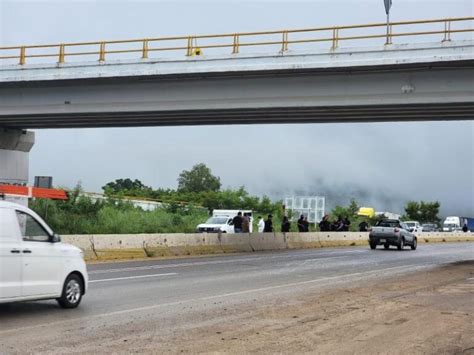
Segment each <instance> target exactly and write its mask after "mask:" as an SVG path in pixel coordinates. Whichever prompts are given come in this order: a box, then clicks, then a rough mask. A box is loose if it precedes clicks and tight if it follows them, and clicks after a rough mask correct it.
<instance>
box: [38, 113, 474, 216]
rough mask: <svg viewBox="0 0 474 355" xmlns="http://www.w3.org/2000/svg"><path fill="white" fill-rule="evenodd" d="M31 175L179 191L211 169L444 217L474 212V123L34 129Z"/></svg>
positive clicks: (288, 190)
mask: <svg viewBox="0 0 474 355" xmlns="http://www.w3.org/2000/svg"><path fill="white" fill-rule="evenodd" d="M36 134H37V136H36V141H37V143H36V145H35V147H34V149H33V151H32V154H31V175H32V176H34V175H53V176H54V179H55V184H56V185H63V186H69V187H72V186H74V185H75V184H76V183H77V182H78V181H81V182H82V185H83V187H84V188H85V189H86V190H88V191H100V190H101V187H102V186H103V185H104V184H105V183H106V182H108V181H112V180H115V179H117V178H126V177H130V178H132V179H140V180H141V181H142V182H143V183H145V184H147V185H150V186H152V187H154V188H158V187H170V188H176V186H177V181H176V179H177V177H178V175H179V173H180V172H181V171H182V170H184V169H187V170H188V169H190V168H191V167H192V166H193V165H194V164H196V163H199V162H203V163H205V164H207V165H208V166H209V167H210V168H211V169H212V171H213V173H214V174H215V175H218V176H220V177H221V181H222V184H223V187H224V188H225V187H232V188H234V187H239V186H242V185H244V186H245V187H246V188H247V189H248V190H249V191H250V192H251V193H254V194H258V195H262V194H268V195H270V196H271V197H272V198H275V199H276V198H278V199H279V198H284V197H285V196H291V195H293V194H304V195H315V194H317V195H323V196H326V198H327V206H328V207H329V208H331V207H333V206H334V205H336V204H347V203H348V202H349V201H350V199H351V198H356V199H357V200H358V201H359V203H360V204H361V205H367V206H373V207H375V208H376V209H377V210H389V211H394V212H403V206H404V204H405V203H406V201H407V200H429V201H434V200H439V201H440V202H441V205H442V213H443V214H444V215H446V214H454V215H456V214H462V215H474V184H473V182H474V168H473V162H474V145H473V141H474V124H473V122H428V123H384V124H382V123H372V124H368V123H364V124H307V125H250V126H209V127H163V128H158V127H157V128H146V129H143V128H127V129H125V128H123V129H85V130H44V131H37V132H36Z"/></svg>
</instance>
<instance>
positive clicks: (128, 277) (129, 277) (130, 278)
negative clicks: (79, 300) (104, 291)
mask: <svg viewBox="0 0 474 355" xmlns="http://www.w3.org/2000/svg"><path fill="white" fill-rule="evenodd" d="M172 275H178V273H176V272H170V273H167V274H153V275H139V276H127V277H116V278H113V279H100V280H90V281H89V283H90V284H91V283H95V282H108V281H120V280H132V279H144V278H146V277H158V276H172Z"/></svg>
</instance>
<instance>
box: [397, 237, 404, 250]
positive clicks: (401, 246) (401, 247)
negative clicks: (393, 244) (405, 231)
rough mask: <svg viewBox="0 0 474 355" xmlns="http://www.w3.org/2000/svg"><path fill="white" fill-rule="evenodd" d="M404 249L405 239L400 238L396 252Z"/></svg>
mask: <svg viewBox="0 0 474 355" xmlns="http://www.w3.org/2000/svg"><path fill="white" fill-rule="evenodd" d="M404 247H405V239H403V238H401V239H400V243H398V246H397V248H398V250H403V248H404Z"/></svg>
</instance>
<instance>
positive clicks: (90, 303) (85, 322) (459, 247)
mask: <svg viewBox="0 0 474 355" xmlns="http://www.w3.org/2000/svg"><path fill="white" fill-rule="evenodd" d="M472 259H474V243H439V244H421V245H419V246H418V250H416V251H412V250H410V248H406V249H405V250H404V251H398V250H396V249H395V248H393V249H390V250H384V249H383V248H382V249H380V248H377V250H370V249H369V248H368V246H367V247H353V248H324V249H310V250H308V249H306V250H286V251H278V252H266V253H250V254H234V255H223V256H212V257H196V258H185V259H173V260H147V261H134V262H119V263H104V264H93V265H89V267H88V270H89V277H90V283H89V290H88V292H87V294H86V295H85V297H84V298H83V301H82V304H81V305H80V306H79V308H77V309H75V310H63V309H60V308H59V307H58V306H57V304H56V302H55V301H41V302H27V303H16V304H13V303H12V304H6V305H0V353H3V352H6V353H8V352H9V351H10V352H14V351H15V349H16V346H17V345H16V344H18V343H23V344H28V342H30V341H31V342H33V341H34V342H35V346H37V345H38V344H39V343H38V342H40V343H41V342H43V345H42V346H43V347H42V348H41V349H42V350H45V349H48V348H47V344H48V342H49V341H52V339H53V338H57V335H58V333H61V334H68V332H69V333H71V332H73V333H77V332H78V331H79V332H80V331H81V329H82V330H83V332H84V337H87V336H91V332H93V329H96V328H97V327H102V328H107V327H108V326H110V325H114V326H117V325H120V324H126V323H127V322H130V321H131V320H133V319H135V318H136V319H138V318H137V317H143V316H146V317H147V318H151V319H156V321H157V322H159V321H160V320H164V319H165V318H166V320H167V321H166V322H167V323H166V324H169V326H170V327H172V326H173V319H179V318H180V317H183V315H185V314H186V313H187V312H190V311H191V310H193V311H196V310H199V311H200V312H203V313H205V312H206V311H209V310H215V308H217V307H232V306H233V305H235V304H238V303H240V302H246V301H249V300H252V301H253V302H264V301H265V300H268V299H272V298H275V297H291V295H292V294H295V293H298V294H302V293H304V292H314V291H315V290H318V289H324V288H334V287H336V288H337V287H341V286H343V285H346V284H354V283H360V282H362V281H364V280H369V279H371V280H372V279H377V278H385V277H388V276H393V275H400V276H401V277H402V276H403V275H404V274H410V273H414V272H422V271H423V270H427V269H430V268H433V267H435V266H438V265H443V264H447V263H451V262H456V261H463V260H472ZM85 329H87V330H88V331H86V330H85ZM38 334H41V336H39V335H38ZM30 349H34V347H31V348H30Z"/></svg>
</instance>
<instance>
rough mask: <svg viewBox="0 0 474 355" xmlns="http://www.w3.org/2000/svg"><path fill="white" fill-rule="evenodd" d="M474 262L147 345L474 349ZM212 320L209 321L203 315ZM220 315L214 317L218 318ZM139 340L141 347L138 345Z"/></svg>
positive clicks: (280, 306)
mask: <svg viewBox="0 0 474 355" xmlns="http://www.w3.org/2000/svg"><path fill="white" fill-rule="evenodd" d="M473 278H474V262H473V261H471V262H463V263H457V264H453V265H449V266H446V267H443V268H439V269H436V270H433V271H429V272H423V273H418V274H415V275H411V276H408V277H406V276H405V277H403V278H394V279H391V280H385V281H382V282H379V283H368V284H365V285H364V286H362V287H352V288H344V289H338V290H333V291H327V292H323V293H319V294H316V295H313V296H309V295H305V296H302V297H299V298H297V299H292V300H291V301H289V300H286V301H285V300H277V301H275V302H274V303H273V304H271V305H265V306H264V307H255V308H252V309H248V308H247V309H231V310H227V309H226V310H225V311H224V310H222V309H221V310H220V311H219V312H216V313H214V314H207V315H206V316H205V318H206V319H207V321H208V322H209V320H211V324H206V323H202V324H200V326H198V327H196V328H192V329H186V331H178V332H177V333H175V335H174V336H173V337H172V338H162V337H160V336H159V335H158V334H154V335H152V334H149V335H150V337H149V338H148V339H149V341H148V344H147V343H143V344H142V346H140V348H139V349H140V350H141V351H150V352H151V351H153V350H155V351H156V350H157V348H156V347H155V346H156V344H160V349H161V350H162V351H171V352H193V353H196V352H230V353H242V352H262V353H282V352H283V353H302V352H315V353H324V354H328V353H331V354H334V353H340V354H353V353H358V354H369V353H370V354H374V353H393V354H399V353H408V354H412V353H428V354H435V353H436V354H440V353H449V354H474V337H473V334H474V316H473V315H474V279H473ZM203 320H204V319H203ZM212 320H214V321H212ZM135 345H137V344H136V343H135Z"/></svg>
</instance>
